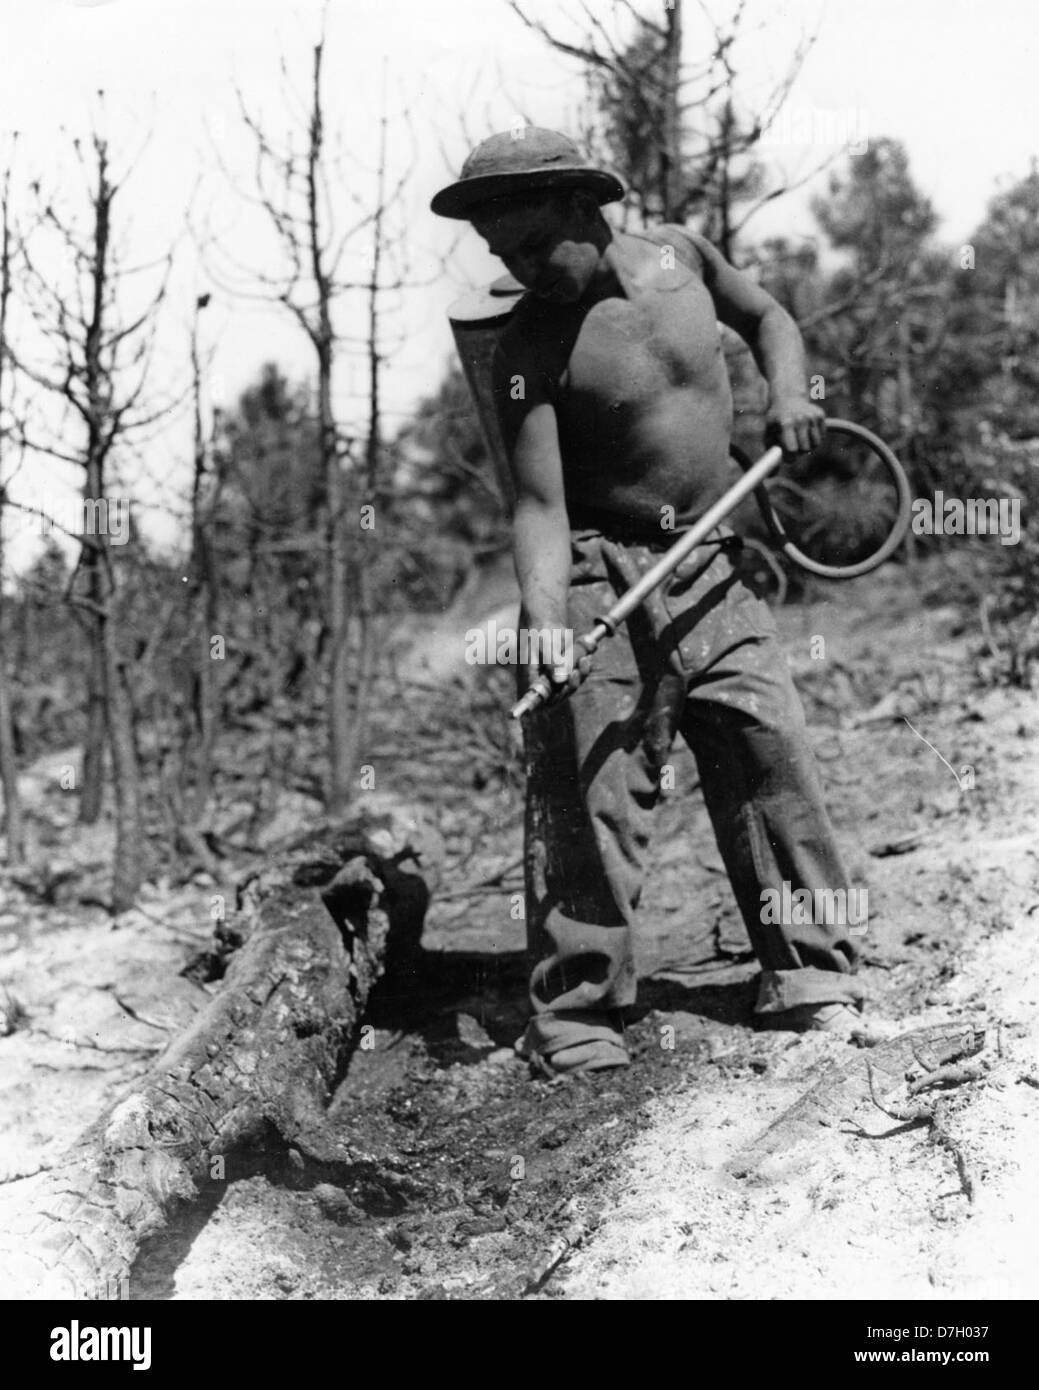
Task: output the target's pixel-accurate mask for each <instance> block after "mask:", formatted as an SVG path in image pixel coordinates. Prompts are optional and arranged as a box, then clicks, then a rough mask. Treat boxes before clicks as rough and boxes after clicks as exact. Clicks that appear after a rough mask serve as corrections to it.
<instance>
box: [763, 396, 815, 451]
mask: <svg viewBox="0 0 1039 1390" xmlns="http://www.w3.org/2000/svg"><path fill="white" fill-rule="evenodd" d="M825 419H826V412H825V411H824V410H822V409H821V408H820V407H819V406H817V405H813V403H812V402H811V401H810V400H809V399H808V397H807V396H804V395H798V396H779V397H777V398H776V399H775V400H773V402H772V403H771V405H770V406H769V410H768V414H767V415H766V417H765V443H766V444H767V445H772V444H781V445H782V446H783V449H784V450H785V452H786V453H788V454H806V453H807V452H808V450H809V449H816V448H818V446H819V445H820V444H821V443H822V437H823V421H824V420H825Z"/></svg>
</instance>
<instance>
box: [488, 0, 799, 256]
mask: <svg viewBox="0 0 1039 1390" xmlns="http://www.w3.org/2000/svg"><path fill="white" fill-rule="evenodd" d="M508 4H509V7H510V9H512V10H513V12H514V13H515V14H516V15H517V16H518V17H519V18H520V19H521V20H522V21H523V23H524V24H525V25H526V26H527V27H528V28H529V29H531V30H533V31H534V32H536V33H538V34H539V35H540V36H541V37H542V38H543V39H544V40H545V41H546V42H547V43H548V44H549V45H550V46H551V47H552V48H553V49H554V50H555V51H556V52H558V53H561V54H563V55H564V56H565V57H567V58H570V59H574V60H576V61H577V62H578V63H579V64H580V65H581V66H582V68H583V69H584V71H585V74H586V77H587V80H588V84H589V89H590V94H591V105H592V108H593V109H592V114H591V116H590V118H589V121H588V125H589V129H588V130H587V131H586V138H587V140H588V142H589V143H591V144H595V145H598V146H600V147H601V146H605V150H606V152H607V153H608V156H609V158H610V160H611V162H612V163H613V164H614V166H615V167H616V168H617V170H618V172H619V173H620V174H621V175H622V176H623V177H624V179H625V180H626V182H627V183H628V185H629V191H628V199H627V202H628V205H629V207H630V208H631V209H633V210H634V212H635V213H636V215H637V216H638V218H639V219H640V220H641V221H643V222H645V221H649V220H659V221H665V222H686V221H688V220H689V219H691V218H693V217H697V218H698V219H699V220H700V221H701V222H702V223H703V226H702V230H703V231H704V233H705V234H706V235H707V236H708V237H710V239H711V240H713V241H715V242H717V244H718V246H719V248H720V249H721V250H722V252H723V254H724V255H725V256H726V257H729V258H731V255H732V251H733V247H734V244H735V241H736V237H737V235H738V233H739V232H740V231H741V230H742V229H743V227H744V226H745V225H746V223H747V221H748V220H749V219H750V217H752V216H753V214H754V213H755V212H756V211H757V210H758V209H759V208H760V207H762V206H763V205H764V204H765V203H767V202H771V201H772V200H773V199H775V198H777V197H779V196H781V195H782V194H783V193H784V192H787V191H789V189H790V188H791V187H794V186H796V185H795V184H794V183H786V182H785V181H782V180H781V181H780V182H779V183H777V184H774V185H773V186H771V187H769V186H768V182H767V180H766V177H765V170H764V168H763V166H762V165H761V163H760V162H759V161H758V160H757V159H756V157H755V147H756V146H757V144H758V142H759V141H760V140H761V138H762V136H763V135H764V134H765V133H766V132H767V131H768V129H769V128H770V126H771V125H772V123H773V122H774V121H775V119H776V117H777V116H778V114H779V112H780V110H781V108H782V106H783V104H784V102H785V101H786V98H787V96H788V95H789V92H790V89H791V87H792V86H793V83H794V81H795V79H796V77H797V75H798V73H799V72H800V69H801V66H802V64H803V62H804V59H805V57H806V56H807V53H808V50H809V48H810V47H811V43H812V42H813V40H812V39H811V38H808V39H804V40H803V41H802V42H801V43H800V44H799V45H798V47H797V48H796V50H795V52H794V53H793V54H792V55H791V58H790V61H789V63H788V65H787V68H786V71H785V72H784V73H783V75H782V76H781V77H780V78H779V79H778V80H777V81H776V83H775V85H774V86H773V88H772V90H771V91H769V92H768V93H767V94H766V95H765V96H764V97H763V98H761V99H760V101H759V104H758V107H757V109H756V110H754V111H745V110H744V109H743V104H742V102H741V101H740V100H739V98H738V93H737V68H736V62H735V58H734V50H735V47H736V44H737V41H738V39H739V37H740V33H741V30H742V27H743V25H744V23H745V0H740V3H739V4H737V6H736V7H735V9H734V10H733V12H732V14H731V15H730V16H729V17H728V19H727V20H726V21H724V22H723V21H720V20H716V19H715V18H714V17H713V16H712V14H711V12H710V10H709V9H708V8H707V6H706V5H705V4H703V3H701V4H700V5H699V9H700V11H701V13H702V15H703V18H704V21H705V23H706V25H707V29H708V33H709V39H708V43H707V52H706V56H705V58H704V59H703V60H701V61H699V62H696V63H689V62H686V61H685V59H684V54H683V38H684V23H683V3H682V0H667V3H665V4H664V6H663V13H662V15H661V16H660V17H658V14H659V6H656V5H655V6H654V7H653V10H652V11H648V10H646V9H640V8H639V7H638V6H636V5H635V4H633V3H632V0H618V3H617V4H615V5H614V6H613V7H612V8H613V11H614V14H615V16H617V17H618V19H619V21H620V23H619V24H618V25H614V26H612V27H611V26H609V25H608V24H607V23H606V22H605V21H604V20H603V19H602V18H601V17H600V16H599V15H598V14H596V13H594V12H593V10H592V8H591V6H590V5H589V4H588V3H586V2H585V0H578V9H579V11H580V17H576V16H574V15H570V16H569V19H570V21H571V23H572V24H573V25H574V26H576V27H575V29H574V33H573V36H572V37H566V36H565V35H564V34H563V33H561V32H559V30H557V29H555V28H549V26H548V25H546V24H545V23H543V22H542V21H540V20H535V19H533V18H532V17H531V16H530V15H529V14H528V13H527V12H526V10H525V9H524V7H523V6H522V5H521V4H520V3H519V0H508ZM566 17H567V16H565V15H564V18H566ZM815 172H817V171H816V170H814V169H813V170H812V173H813V174H814V173H815ZM807 177H811V174H809V175H807ZM797 182H803V180H798V181H797ZM737 209H740V210H741V215H740V216H737Z"/></svg>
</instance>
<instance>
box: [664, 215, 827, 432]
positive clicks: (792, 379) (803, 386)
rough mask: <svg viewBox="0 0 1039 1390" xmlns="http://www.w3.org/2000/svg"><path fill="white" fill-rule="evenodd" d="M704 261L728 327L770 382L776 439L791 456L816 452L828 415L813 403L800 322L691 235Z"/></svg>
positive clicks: (770, 419)
mask: <svg viewBox="0 0 1039 1390" xmlns="http://www.w3.org/2000/svg"><path fill="white" fill-rule="evenodd" d="M686 235H687V236H688V237H689V240H690V241H691V242H692V243H693V245H694V246H695V247H696V249H697V251H698V252H699V254H700V259H701V261H702V262H703V278H704V284H705V285H706V286H707V289H708V290H709V291H710V294H711V298H712V299H713V300H714V307H715V310H716V312H717V315H718V318H719V319H720V320H721V321H722V323H724V324H726V325H727V326H728V327H729V328H733V329H735V331H736V332H737V333H738V334H739V335H740V337H741V338H742V339H743V340H744V342H745V343H746V344H747V346H748V347H749V348H750V350H751V352H752V353H753V354H754V361H755V362H756V363H757V364H758V370H759V371H760V372H761V375H762V376H763V377H764V378H765V380H766V381H767V382H768V387H769V408H768V415H767V417H766V422H767V432H768V436H769V438H770V440H773V439H774V440H777V441H778V442H779V443H780V444H782V446H783V448H784V449H786V450H787V452H788V453H798V452H801V451H804V450H807V449H810V448H814V447H815V446H816V445H817V444H818V443H819V442H820V440H821V438H822V422H823V420H824V418H825V415H824V412H823V411H822V410H821V409H820V408H819V406H817V405H814V404H813V403H812V402H811V401H810V400H809V399H808V373H807V368H806V366H805V356H804V344H803V342H802V340H801V333H800V330H799V329H798V327H797V324H796V323H795V322H794V320H793V319H792V318H791V317H790V315H789V314H788V313H787V312H786V310H785V309H784V308H783V307H782V305H781V304H778V303H777V302H776V300H774V299H773V298H772V296H771V295H770V294H769V293H768V292H767V291H766V290H763V289H762V288H761V286H760V285H756V284H755V283H754V281H753V280H751V279H750V278H749V277H748V276H746V275H742V274H741V273H740V272H739V271H738V270H737V269H736V268H735V267H734V266H731V265H730V264H729V262H728V261H727V260H726V259H725V257H724V256H723V255H722V254H721V253H720V252H719V251H717V250H716V249H715V248H714V247H713V246H712V245H711V243H710V242H709V241H705V240H704V238H703V237H701V236H697V235H695V234H694V233H692V232H689V233H687V234H686Z"/></svg>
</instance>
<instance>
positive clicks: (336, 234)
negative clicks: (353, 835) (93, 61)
mask: <svg viewBox="0 0 1039 1390" xmlns="http://www.w3.org/2000/svg"><path fill="white" fill-rule="evenodd" d="M324 57H325V33H324V29H322V33H321V36H320V38H319V40H318V42H317V43H316V44H315V45H314V49H313V54H312V67H311V77H310V90H309V97H308V101H307V104H306V112H305V118H304V120H303V121H302V124H303V131H302V137H303V138H302V140H300V139H299V133H298V132H297V134H296V138H295V139H293V137H292V136H291V135H290V137H289V138H288V140H287V141H286V142H284V143H277V142H275V141H274V140H273V139H272V138H271V136H270V135H269V134H268V132H267V130H266V129H265V126H264V123H263V121H262V120H261V118H260V117H259V116H257V115H256V114H254V113H253V112H252V111H251V110H250V109H249V107H248V106H247V104H246V102H245V100H244V98H243V97H242V94H241V93H239V94H238V96H239V106H240V109H241V113H242V119H243V121H244V122H245V125H246V126H247V128H248V130H249V131H250V133H251V135H252V137H253V140H254V142H255V147H256V192H255V194H252V195H249V196H250V197H251V200H252V201H253V202H254V204H256V205H258V206H259V207H260V208H261V209H262V210H263V211H264V213H265V214H266V215H267V217H268V218H269V221H270V224H271V226H272V227H273V229H274V232H275V234H276V237H277V240H278V242H279V245H280V249H281V251H282V254H283V256H284V260H285V265H286V270H285V273H284V274H282V275H280V276H278V275H271V274H269V273H266V272H261V271H257V270H255V269H254V270H249V271H247V272H246V274H247V279H246V280H245V282H244V283H243V279H242V271H243V269H244V268H243V267H242V266H241V265H239V264H236V265H235V267H234V269H235V271H236V273H237V278H234V277H231V278H229V277H228V274H227V268H226V261H227V260H229V259H230V258H222V259H223V260H224V262H225V264H224V265H223V267H222V268H221V269H219V270H217V271H216V278H217V279H218V281H220V282H221V283H223V284H224V285H225V286H226V287H227V288H228V289H229V290H230V291H231V293H233V294H243V293H244V294H252V295H258V296H259V297H260V298H264V299H267V300H269V301H272V302H275V303H278V304H281V305H283V306H284V307H285V309H286V310H287V311H288V312H290V313H291V314H292V315H293V316H294V318H295V319H296V321H297V323H298V324H299V326H300V327H301V328H302V330H303V332H304V333H305V334H306V336H307V338H308V339H309V341H310V343H311V345H312V347H313V349H314V354H315V358H316V365H317V405H318V421H319V432H318V448H319V450H320V457H321V468H322V474H323V478H324V487H325V508H326V512H325V623H324V626H325V634H324V644H323V646H324V650H325V651H326V652H327V654H328V655H327V660H328V682H327V709H328V740H329V744H328V746H329V774H328V782H327V787H326V803H327V806H328V809H329V810H330V811H331V812H332V813H333V814H339V813H341V812H342V811H343V810H344V809H345V808H346V807H347V805H348V804H349V802H350V801H351V799H352V794H353V793H352V789H353V787H354V786H355V785H356V783H355V778H356V773H357V770H358V764H359V754H360V748H361V745H362V742H363V739H364V734H365V720H366V715H367V710H368V705H369V701H370V694H371V686H372V678H373V674H374V656H375V641H376V639H375V634H374V628H373V607H372V594H371V582H370V576H369V574H368V568H367V565H366V563H365V558H364V550H363V546H364V543H365V534H366V533H365V531H364V530H363V529H362V528H363V520H358V518H357V515H356V511H355V509H354V506H353V504H354V503H358V502H360V503H362V504H371V505H374V500H375V497H376V495H377V492H378V489H379V465H380V460H381V457H382V453H383V445H382V435H381V400H380V382H381V373H382V369H383V364H384V361H385V357H386V353H385V351H384V345H383V343H382V340H381V317H382V310H381V304H382V300H383V297H384V296H385V295H386V294H387V292H390V291H394V290H399V289H401V288H402V286H403V283H404V282H403V278H402V276H401V275H400V274H398V273H397V272H396V271H394V272H393V273H392V275H391V274H388V273H387V272H386V257H387V251H388V248H389V244H390V239H391V238H390V235H389V233H388V230H387V218H388V216H389V214H390V212H391V210H393V209H394V208H398V207H399V205H400V201H401V196H402V193H403V189H404V185H405V183H406V181H407V178H408V176H409V174H410V168H409V169H407V170H406V171H405V172H404V173H402V174H401V176H400V177H399V178H397V179H396V180H395V181H393V182H392V184H391V182H390V180H389V178H388V174H387V155H386V135H387V120H386V116H385V110H384V112H383V116H382V119H381V122H380V126H379V131H380V135H379V143H380V148H379V155H378V165H377V168H376V170H375V171H374V183H375V191H374V206H372V205H369V206H366V205H365V203H364V201H363V199H362V198H361V197H360V195H358V194H357V193H356V192H354V191H353V188H354V185H355V184H356V182H357V178H356V168H355V169H354V170H350V169H348V168H347V167H346V165H345V160H344V155H343V150H342V140H341V138H339V137H335V138H330V136H329V132H328V130H327V128H326V119H325V107H324V97H323V91H322V76H323V64H324ZM282 75H283V88H284V96H285V100H286V104H287V105H288V106H289V107H290V109H292V108H293V107H295V108H296V109H297V110H298V109H299V108H300V107H301V106H302V103H301V102H300V101H299V100H298V99H297V98H295V96H294V94H293V92H292V90H291V86H290V83H289V79H288V74H287V71H286V69H285V66H284V64H283V67H282ZM225 173H226V171H225ZM362 242H366V243H367V246H368V254H367V255H366V256H365V260H366V261H367V273H366V274H365V275H364V277H363V278H357V275H356V271H355V273H354V274H349V273H347V272H346V269H345V265H346V259H347V256H348V253H354V254H353V257H352V258H353V260H354V263H355V265H356V260H357V256H356V252H357V249H358V248H359V247H360V246H361V244H362ZM250 285H251V286H252V287H253V288H249V286H250ZM256 286H258V287H259V288H258V289H257V288H255V287H256ZM350 295H354V296H357V295H361V296H363V300H362V305H363V307H361V308H360V309H359V316H360V315H362V314H363V319H362V322H363V325H364V327H363V330H362V332H361V334H360V335H359V336H358V335H354V336H353V337H347V335H346V334H345V333H343V332H342V331H341V330H340V328H339V326H338V324H337V317H338V312H339V309H340V305H341V303H342V302H343V301H344V300H345V299H346V298H347V297H349V296H350ZM357 345H360V346H361V347H362V350H363V351H364V353H365V357H366V366H367V376H368V389H367V401H366V405H367V419H366V421H364V422H363V423H355V424H354V425H353V427H352V428H350V429H347V428H346V427H345V426H344V425H343V423H342V422H341V421H340V420H339V419H338V418H337V414H336V409H335V405H334V401H333V384H334V379H335V374H336V368H337V365H338V363H339V361H340V358H341V356H342V354H343V351H344V348H349V347H354V346H357ZM358 488H360V492H358ZM352 511H353V512H354V515H353V516H352V515H351V513H352ZM351 523H353V524H351ZM351 535H353V536H354V538H355V543H354V544H353V545H351V544H350V541H349V538H350V536H351ZM351 596H352V598H353V602H352V604H351Z"/></svg>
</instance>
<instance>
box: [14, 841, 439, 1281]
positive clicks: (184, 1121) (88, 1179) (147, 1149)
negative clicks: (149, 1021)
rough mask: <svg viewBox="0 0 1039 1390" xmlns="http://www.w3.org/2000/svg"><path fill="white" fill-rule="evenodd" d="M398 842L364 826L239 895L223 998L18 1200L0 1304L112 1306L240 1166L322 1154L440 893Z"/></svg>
mask: <svg viewBox="0 0 1039 1390" xmlns="http://www.w3.org/2000/svg"><path fill="white" fill-rule="evenodd" d="M400 841H401V836H400V834H399V821H398V826H397V828H394V827H393V826H391V827H390V829H389V830H386V829H383V830H376V831H375V833H374V834H373V832H372V829H371V824H370V822H369V823H368V824H367V825H361V824H359V823H358V822H354V823H353V824H351V825H345V826H340V827H339V828H338V829H331V830H329V831H328V832H327V833H325V834H324V835H322V836H321V838H320V839H319V840H318V841H317V842H315V841H313V840H312V841H311V842H310V843H309V844H308V846H307V847H306V849H302V850H296V851H294V852H291V853H288V854H287V855H286V856H284V857H283V858H282V859H280V860H279V861H278V862H277V863H276V864H275V865H274V866H272V867H270V868H268V869H265V870H264V871H263V872H261V873H259V874H257V875H256V876H254V877H253V878H252V879H250V880H248V881H247V882H246V883H244V884H243V885H242V887H241V888H240V889H239V894H238V911H237V912H236V913H235V915H234V917H233V918H232V919H228V921H227V922H225V923H222V924H221V925H220V928H219V930H218V934H217V947H216V951H215V953H214V956H213V957H211V958H210V965H212V963H213V961H214V960H216V961H221V962H222V961H224V960H225V959H226V958H227V957H228V955H229V963H228V964H227V968H226V973H225V974H224V977H223V984H222V988H221V990H220V992H219V993H218V994H217V995H216V996H215V997H214V998H213V999H212V1001H211V1002H210V1003H209V1004H208V1005H207V1006H206V1007H205V1009H204V1010H203V1011H202V1012H201V1013H200V1014H199V1015H198V1017H197V1018H196V1019H195V1020H194V1021H193V1022H192V1023H191V1024H190V1025H189V1027H188V1028H187V1029H186V1030H185V1031H184V1032H183V1033H182V1034H181V1035H180V1037H179V1038H178V1039H177V1040H176V1041H175V1042H174V1043H173V1044H172V1045H171V1046H170V1047H169V1048H168V1049H167V1050H166V1052H165V1053H164V1054H163V1055H162V1057H161V1058H160V1059H159V1061H158V1062H157V1063H156V1064H155V1066H154V1067H153V1068H152V1069H151V1070H150V1071H149V1072H148V1073H147V1075H145V1076H144V1077H143V1078H141V1079H140V1080H139V1081H138V1082H136V1083H135V1084H134V1086H133V1088H132V1089H131V1090H130V1091H129V1092H128V1093H127V1094H126V1095H125V1096H123V1098H122V1099H121V1100H120V1101H119V1102H118V1103H117V1104H116V1105H115V1106H114V1107H113V1108H112V1109H111V1110H110V1111H109V1112H108V1113H107V1114H105V1115H104V1116H103V1117H102V1118H101V1119H100V1120H99V1121H98V1122H97V1123H96V1124H95V1125H93V1126H92V1127H91V1128H90V1129H89V1130H87V1132H86V1133H85V1134H84V1135H83V1136H82V1137H81V1138H80V1139H79V1140H78V1141H77V1143H76V1144H75V1145H74V1146H73V1147H72V1149H71V1150H70V1152H69V1153H68V1154H67V1155H66V1157H65V1158H64V1159H63V1160H62V1161H61V1162H60V1163H59V1164H58V1165H57V1166H56V1167H55V1168H53V1169H51V1170H50V1171H48V1172H46V1173H43V1174H39V1175H36V1176H34V1177H31V1178H28V1179H26V1180H24V1181H21V1182H18V1183H17V1184H14V1185H12V1186H11V1187H9V1188H7V1189H6V1191H5V1193H4V1200H5V1203H9V1204H10V1208H11V1210H10V1212H9V1213H7V1212H5V1213H3V1216H2V1217H0V1231H2V1232H3V1234H2V1235H0V1297H6V1298H11V1297H14V1298H32V1299H41V1298H63V1297H64V1298H76V1299H83V1298H99V1297H100V1298H104V1297H106V1296H108V1295H107V1294H106V1290H111V1289H112V1288H117V1287H119V1285H120V1282H121V1281H123V1280H125V1279H127V1278H128V1277H129V1276H130V1270H131V1267H132V1265H133V1263H134V1260H135V1258H136V1257H137V1254H138V1252H139V1250H140V1248H141V1246H142V1243H143V1242H145V1241H147V1240H148V1239H149V1238H151V1237H154V1236H156V1235H159V1234H161V1233H162V1232H163V1230H164V1229H165V1228H166V1226H167V1224H168V1222H169V1220H170V1218H171V1216H172V1215H173V1214H174V1212H175V1211H176V1210H177V1208H178V1207H179V1206H181V1205H182V1204H184V1203H190V1202H192V1201H194V1200H196V1199H197V1198H198V1196H199V1195H200V1190H201V1188H202V1187H203V1185H207V1184H209V1183H210V1180H211V1179H212V1178H213V1176H214V1175H215V1173H221V1172H223V1171H224V1170H225V1167H226V1165H227V1164H229V1163H232V1158H231V1156H232V1155H234V1154H235V1153H236V1151H237V1152H241V1153H243V1154H244V1152H245V1151H246V1150H249V1149H250V1148H253V1149H254V1148H256V1147H257V1146H261V1147H262V1146H265V1145H269V1144H270V1143H271V1141H272V1139H273V1140H274V1141H275V1142H276V1143H277V1142H280V1143H281V1147H282V1148H284V1146H285V1145H286V1144H293V1145H295V1146H296V1147H297V1148H299V1149H301V1150H302V1151H303V1152H307V1151H308V1150H310V1151H312V1150H311V1143H313V1144H316V1146H317V1148H318V1150H321V1149H322V1147H323V1140H322V1135H321V1124H322V1116H323V1113H324V1110H325V1107H326V1106H327V1104H328V1101H329V1099H330V1098H331V1094H332V1091H333V1089H334V1087H335V1086H336V1084H337V1083H338V1081H339V1080H340V1079H341V1077H342V1074H343V1072H344V1070H345V1067H346V1063H347V1060H348V1058H349V1056H350V1053H351V1051H352V1049H353V1046H354V1040H355V1035H356V1033H357V1030H358V1028H359V1026H360V1021H361V1018H362V1016H363V1013H364V1008H365V1005H366V1002H367V999H368V995H369V992H370V990H371V988H372V986H373V985H374V983H375V981H376V980H377V979H378V978H379V976H380V975H381V974H382V973H383V970H384V968H385V961H386V956H387V947H388V945H389V942H390V937H391V934H392V937H393V943H394V949H397V948H398V947H399V948H400V949H402V950H403V951H407V950H408V949H409V948H412V947H414V946H415V945H416V944H417V940H418V935H419V934H420V933H421V929H422V918H423V915H424V913H425V908H426V905H427V903H428V899H429V889H428V887H427V885H426V883H425V881H424V879H423V878H422V876H421V875H420V874H419V873H418V872H417V871H416V870H414V868H404V867H402V864H403V863H404V862H405V861H407V860H408V859H409V858H410V859H414V857H415V851H414V849H413V848H412V847H411V845H409V844H404V845H402V844H401V843H400ZM387 850H390V851H391V852H389V853H387ZM210 973H212V971H210ZM220 1157H222V1158H223V1159H224V1164H216V1163H215V1162H214V1160H216V1159H218V1158H220ZM228 1176H231V1173H228Z"/></svg>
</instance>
